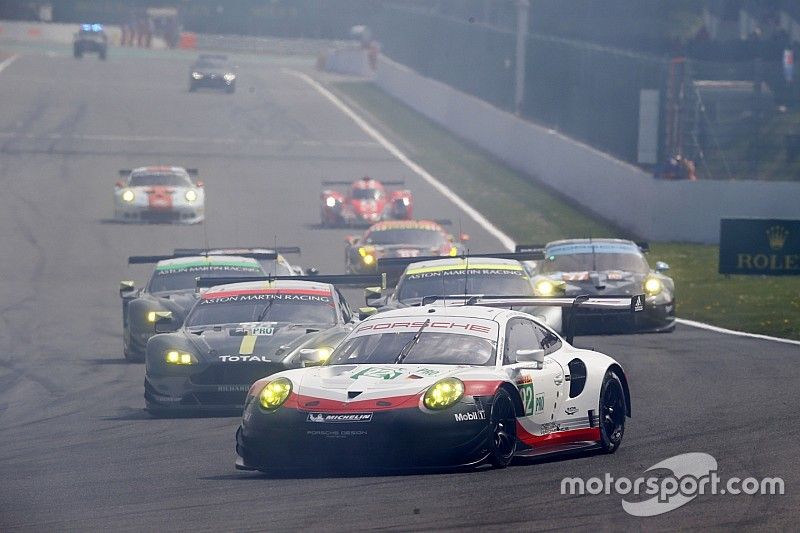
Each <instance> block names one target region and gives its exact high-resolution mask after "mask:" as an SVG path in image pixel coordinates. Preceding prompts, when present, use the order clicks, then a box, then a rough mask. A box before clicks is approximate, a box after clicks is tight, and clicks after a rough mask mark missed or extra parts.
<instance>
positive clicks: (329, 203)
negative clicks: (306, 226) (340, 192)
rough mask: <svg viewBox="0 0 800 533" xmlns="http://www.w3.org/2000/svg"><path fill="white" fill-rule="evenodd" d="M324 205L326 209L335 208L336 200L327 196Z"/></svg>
mask: <svg viewBox="0 0 800 533" xmlns="http://www.w3.org/2000/svg"><path fill="white" fill-rule="evenodd" d="M325 205H327V206H328V207H333V206H335V205H336V198H334V197H333V196H328V197H327V198H325Z"/></svg>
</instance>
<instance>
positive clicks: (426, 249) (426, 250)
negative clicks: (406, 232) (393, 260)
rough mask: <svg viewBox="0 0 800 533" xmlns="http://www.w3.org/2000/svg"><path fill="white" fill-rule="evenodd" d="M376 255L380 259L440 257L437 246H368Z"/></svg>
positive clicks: (439, 249) (439, 250)
mask: <svg viewBox="0 0 800 533" xmlns="http://www.w3.org/2000/svg"><path fill="white" fill-rule="evenodd" d="M366 246H367V247H370V246H371V247H372V248H373V250H374V251H375V253H376V255H378V256H380V257H420V256H426V255H440V254H441V248H439V247H438V246H424V245H418V244H370V245H366Z"/></svg>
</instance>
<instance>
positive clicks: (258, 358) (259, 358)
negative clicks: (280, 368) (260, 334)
mask: <svg viewBox="0 0 800 533" xmlns="http://www.w3.org/2000/svg"><path fill="white" fill-rule="evenodd" d="M218 357H219V360H220V361H222V362H223V363H249V362H261V363H269V362H271V361H272V359H270V358H269V357H267V356H266V355H220V356H218Z"/></svg>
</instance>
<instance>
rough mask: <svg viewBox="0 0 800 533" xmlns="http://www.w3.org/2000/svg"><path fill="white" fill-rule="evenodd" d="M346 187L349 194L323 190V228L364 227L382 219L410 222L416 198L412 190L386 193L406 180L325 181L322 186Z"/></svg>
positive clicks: (321, 209) (367, 178) (321, 198)
mask: <svg viewBox="0 0 800 533" xmlns="http://www.w3.org/2000/svg"><path fill="white" fill-rule="evenodd" d="M332 185H346V186H349V187H350V190H349V192H348V193H347V194H343V193H341V192H339V191H336V190H333V189H328V188H326V189H324V190H323V191H322V194H321V195H320V200H321V204H320V218H321V221H322V226H323V227H331V226H333V227H335V226H363V225H370V224H374V223H375V222H378V221H380V220H410V219H411V218H412V217H413V211H414V199H413V196H412V195H411V191H409V190H405V189H404V190H397V191H387V190H386V187H389V186H401V187H402V186H403V185H405V183H404V182H403V181H383V182H381V181H378V180H376V179H372V178H370V177H368V176H365V177H363V178H361V179H359V180H355V181H353V182H349V181H329V180H326V181H323V182H322V186H323V187H330V186H332Z"/></svg>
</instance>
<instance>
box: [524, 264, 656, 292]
mask: <svg viewBox="0 0 800 533" xmlns="http://www.w3.org/2000/svg"><path fill="white" fill-rule="evenodd" d="M546 277H547V278H548V279H552V280H554V281H561V282H564V284H565V286H564V289H565V294H566V295H567V296H573V295H578V294H598V295H602V294H607V295H615V296H617V295H619V296H621V295H633V294H640V293H641V292H642V283H643V281H644V278H645V277H646V274H642V273H639V272H625V271H620V270H610V271H600V272H586V271H584V272H558V273H555V274H551V275H547V276H546ZM536 281H537V280H534V284H535V283H536Z"/></svg>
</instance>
